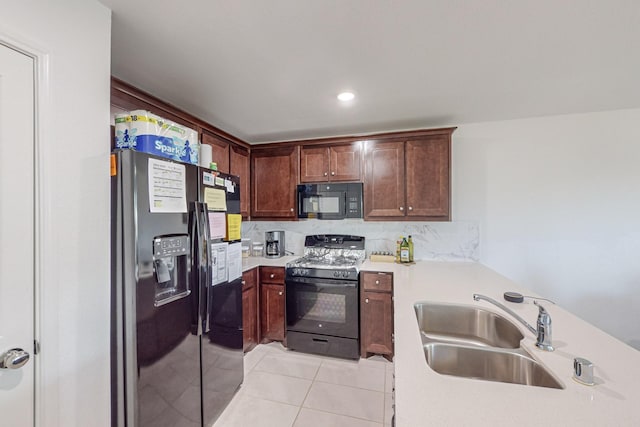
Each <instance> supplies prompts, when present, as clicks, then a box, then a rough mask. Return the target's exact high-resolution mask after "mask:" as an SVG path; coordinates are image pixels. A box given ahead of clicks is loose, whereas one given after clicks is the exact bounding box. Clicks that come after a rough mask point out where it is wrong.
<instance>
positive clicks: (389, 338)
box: [360, 271, 393, 361]
mask: <svg viewBox="0 0 640 427" xmlns="http://www.w3.org/2000/svg"><path fill="white" fill-rule="evenodd" d="M374 354H380V355H382V356H384V357H385V358H386V359H388V360H389V361H391V360H392V358H393V273H381V272H380V273H379V272H369V271H364V272H362V273H360V356H362V357H365V358H366V357H369V356H371V355H374Z"/></svg>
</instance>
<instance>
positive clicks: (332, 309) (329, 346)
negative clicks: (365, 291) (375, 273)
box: [285, 234, 365, 359]
mask: <svg viewBox="0 0 640 427" xmlns="http://www.w3.org/2000/svg"><path fill="white" fill-rule="evenodd" d="M364 259H365V249H364V237H361V236H351V235H342V234H321V235H312V236H307V237H306V238H305V249H304V256H303V257H302V258H298V259H296V260H294V261H292V262H290V263H288V264H287V266H286V278H285V286H286V299H287V307H286V319H287V347H288V348H289V349H292V350H298V351H302V352H309V353H316V354H323V355H329V356H336V357H345V358H350V359H357V358H359V357H360V344H359V343H360V339H359V338H360V335H359V331H360V327H359V326H360V323H359V312H360V310H359V287H358V273H359V267H360V264H361V263H362V262H363V261H364Z"/></svg>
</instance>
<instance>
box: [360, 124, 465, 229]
mask: <svg viewBox="0 0 640 427" xmlns="http://www.w3.org/2000/svg"><path fill="white" fill-rule="evenodd" d="M454 129H455V128H449V129H439V130H437V131H434V132H433V133H432V134H429V133H426V134H420V135H415V136H413V135H410V136H409V137H407V138H406V139H402V140H400V139H394V140H393V141H389V140H382V139H380V140H372V141H366V142H365V153H364V165H365V166H364V217H365V219H368V220H389V219H395V220H406V221H414V220H426V221H449V220H451V210H450V194H451V173H450V167H451V166H450V165H451V134H452V133H453V130H454Z"/></svg>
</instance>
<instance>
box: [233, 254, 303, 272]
mask: <svg viewBox="0 0 640 427" xmlns="http://www.w3.org/2000/svg"><path fill="white" fill-rule="evenodd" d="M297 258H300V256H299V255H295V256H283V257H280V258H265V257H261V256H259V257H253V256H250V257H247V258H242V272H243V273H244V272H245V271H249V270H251V269H252V268H255V267H260V266H268V267H284V266H286V264H287V263H288V262H289V261H293V260H294V259H297Z"/></svg>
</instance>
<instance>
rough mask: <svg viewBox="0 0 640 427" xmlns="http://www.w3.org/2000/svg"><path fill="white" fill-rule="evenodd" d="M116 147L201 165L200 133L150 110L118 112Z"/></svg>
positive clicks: (116, 118) (116, 119)
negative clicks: (199, 162)
mask: <svg viewBox="0 0 640 427" xmlns="http://www.w3.org/2000/svg"><path fill="white" fill-rule="evenodd" d="M115 128H116V147H117V148H131V149H134V150H136V151H144V152H145V153H150V154H155V155H157V156H162V157H167V158H169V159H172V160H178V161H180V162H185V163H190V164H194V165H197V164H198V153H199V151H200V150H199V147H198V134H197V132H196V131H195V130H193V129H190V128H188V127H185V126H182V125H179V124H177V123H173V122H171V121H169V120H165V119H163V118H162V117H159V116H157V115H155V114H153V113H151V112H149V111H146V110H134V111H130V112H129V113H126V114H116V117H115Z"/></svg>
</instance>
